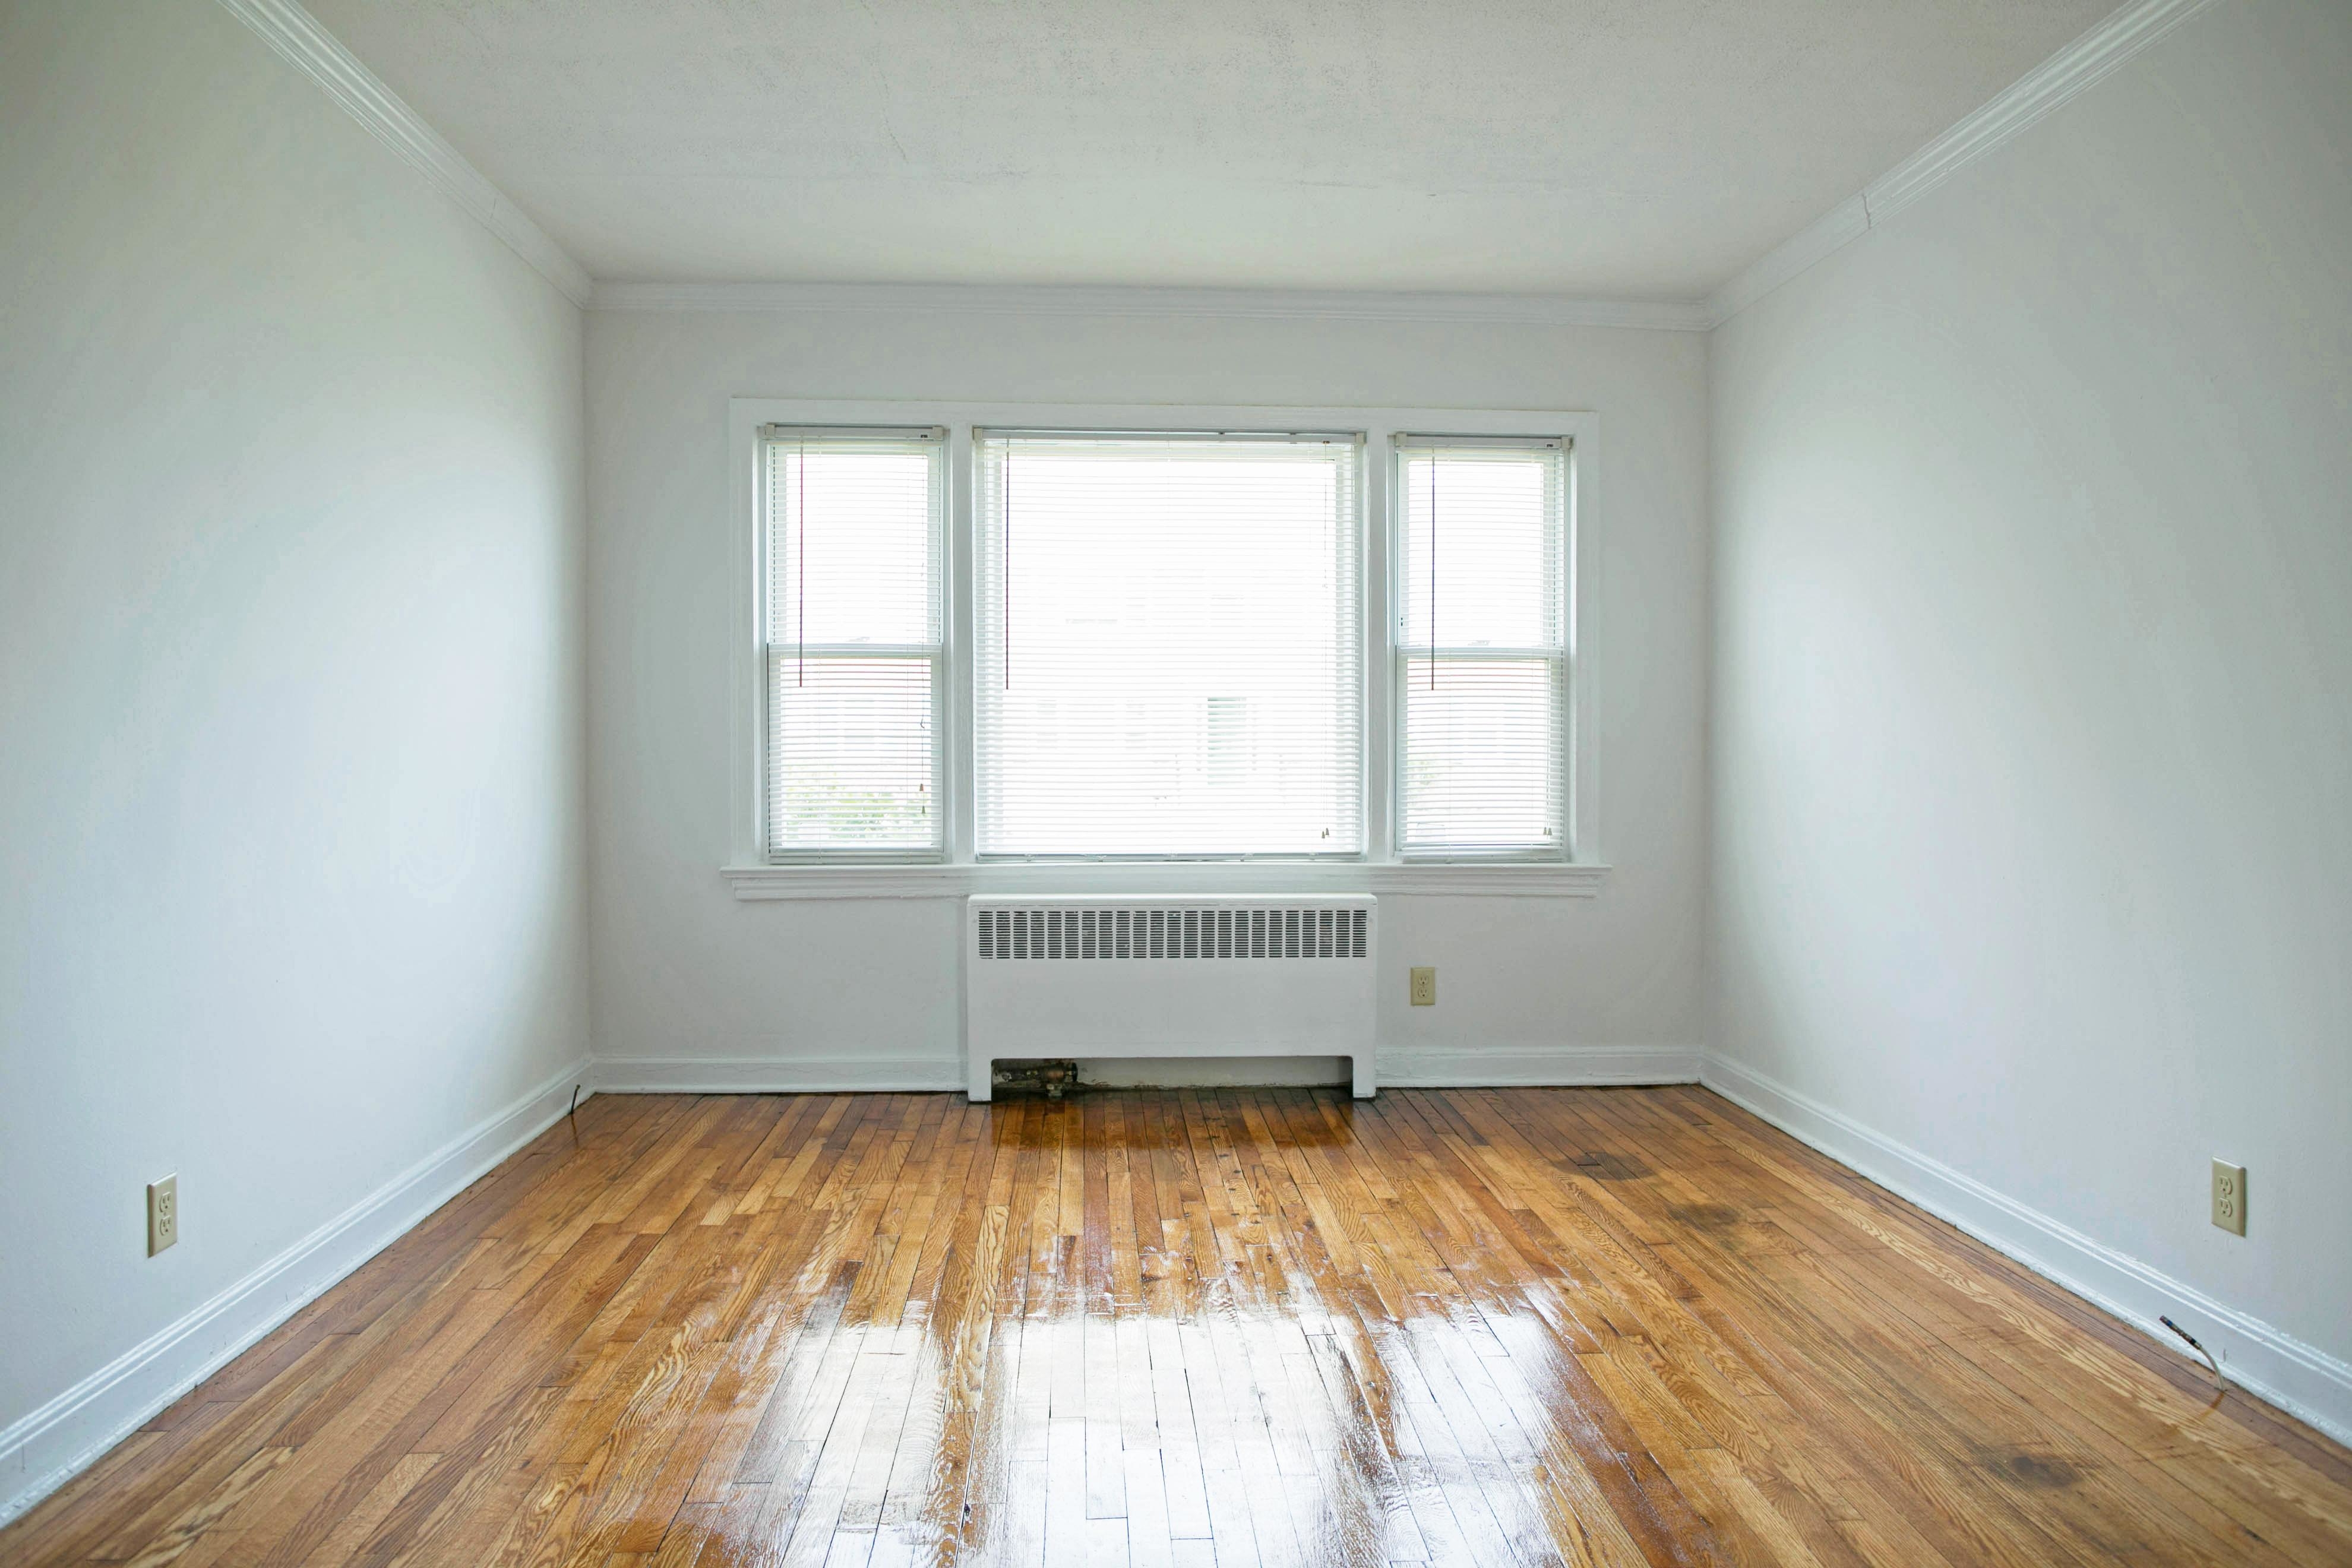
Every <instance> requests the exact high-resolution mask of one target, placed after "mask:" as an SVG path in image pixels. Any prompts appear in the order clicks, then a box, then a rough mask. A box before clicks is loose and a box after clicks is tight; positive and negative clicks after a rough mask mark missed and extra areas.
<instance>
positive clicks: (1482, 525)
mask: <svg viewBox="0 0 2352 1568" xmlns="http://www.w3.org/2000/svg"><path fill="white" fill-rule="evenodd" d="M1394 447H1395V452H1396V467H1395V476H1396V477H1395V487H1394V497H1395V504H1396V510H1397V512H1398V515H1399V517H1400V520H1401V521H1402V527H1401V528H1400V529H1399V530H1398V534H1399V535H1400V539H1401V542H1402V549H1401V551H1400V552H1398V561H1397V566H1398V575H1399V576H1400V578H1401V579H1402V581H1401V582H1400V583H1398V584H1397V585H1396V586H1397V588H1398V589H1399V590H1400V593H1399V595H1398V597H1399V598H1400V600H1401V601H1402V606H1403V613H1402V616H1401V617H1400V621H1399V626H1398V629H1397V638H1396V647H1395V658H1394V664H1393V671H1394V674H1393V679H1394V682H1395V689H1396V691H1397V695H1398V702H1397V723H1398V730H1399V735H1400V743H1399V746H1398V758H1397V793H1398V833H1397V847H1398V849H1399V851H1400V852H1401V853H1402V854H1403V855H1404V856H1406V857H1408V858H1422V857H1430V858H1536V859H1556V858H1561V857H1562V856H1564V855H1565V854H1566V852H1567V845H1568V827H1569V825H1568V796H1569V783H1568V716H1569V708H1568V704H1569V679H1568V677H1569V668H1568V658H1569V636H1568V628H1569V594H1568V553H1569V521H1568V518H1569V506H1568V453H1567V444H1566V443H1565V442H1563V441H1558V440H1525V439H1518V440H1511V439H1487V440H1479V439H1470V438H1465V437H1412V436H1400V437H1397V439H1396V441H1395V442H1394Z"/></svg>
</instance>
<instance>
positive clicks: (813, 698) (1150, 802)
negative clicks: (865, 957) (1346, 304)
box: [758, 416, 1574, 862]
mask: <svg viewBox="0 0 2352 1568" xmlns="http://www.w3.org/2000/svg"><path fill="white" fill-rule="evenodd" d="M967 417H969V416H967ZM1518 417H1520V418H1522V419H1524V418H1525V417H1526V416H1518ZM1394 429H1395V426H1385V427H1383V426H1374V427H1373V428H1372V429H1371V430H1370V432H1369V434H1368V433H1367V432H1366V431H1364V430H1362V429H1357V430H1347V429H1340V430H1337V431H1314V430H1309V431H1297V430H1294V431H1286V432H1275V431H1234V430H1218V431H1203V432H1199V433H1192V432H1181V431H1144V432H1138V431H1106V430H1087V429H1077V430H1070V429H1020V428H997V427H992V426H985V425H981V424H977V423H972V424H958V425H956V426H955V427H954V433H953V435H952V436H951V435H950V431H949V430H948V429H945V428H934V427H922V428H894V429H867V428H858V427H855V426H849V427H817V426H796V425H767V426H761V429H760V441H759V447H758V452H759V467H758V473H759V501H760V506H761V517H762V524H761V542H760V563H761V564H760V574H759V575H760V582H761V601H762V602H761V613H760V625H761V665H760V679H761V681H762V682H763V690H764V696H763V700H762V701H761V725H762V727H763V728H762V733H761V750H760V762H761V773H762V779H763V789H764V794H763V797H762V808H763V809H762V813H761V822H762V826H761V834H762V837H763V840H764V848H765V853H766V856H767V858H769V859H771V860H773V861H779V862H791V861H796V860H805V861H825V860H834V861H845V862H867V861H877V862H878V861H891V860H898V861H927V860H928V861H940V860H947V859H950V858H952V859H955V860H960V861H986V860H998V861H1006V860H1024V859H1026V860H1063V859H1078V858H1086V859H1103V860H1183V859H1234V858H1267V859H1297V860H1307V859H1318V858H1321V859H1331V860H1340V861H1345V860H1363V859H1375V860H1379V859H1390V860H1395V859H1403V860H1429V861H1441V862H1442V861H1511V860H1524V861H1546V860H1550V861H1560V860H1565V859H1567V858H1568V857H1569V854H1570V800H1569V795H1570V782H1569V781H1570V765H1569V763H1570V758H1569V751H1570V745H1569V739H1570V691H1571V682H1570V648H1571V645H1572V638H1571V636H1570V630H1571V616H1572V605H1573V597H1572V595H1571V593H1570V581H1571V573H1572V563H1571V557H1572V554H1573V545H1574V524H1573V521H1572V517H1573V506H1572V501H1571V475H1570V467H1569V442H1568V440H1567V438H1566V437H1560V436H1554V437H1475V436H1443V437H1439V436H1412V435H1402V434H1393V433H1392V432H1393V431H1394ZM967 432H968V433H969V442H968V444H967V442H966V439H965V437H966V434H967ZM1368 448H1369V449H1370V450H1369V457H1370V461H1371V463H1372V465H1373V466H1371V467H1370V468H1369V469H1368V468H1367V458H1368ZM951 452H952V453H953V454H954V459H953V460H954V463H955V465H956V468H955V472H954V473H953V474H950V453H951ZM967 457H968V459H969V463H970V468H969V469H968V470H967V469H965V468H963V467H962V465H963V464H964V463H965V461H966V460H967ZM1367 472H1370V473H1372V474H1375V475H1380V476H1381V477H1382V478H1383V479H1385V481H1386V482H1385V483H1384V484H1383V485H1381V486H1380V487H1378V488H1377V489H1375V490H1374V491H1373V492H1372V493H1371V494H1370V495H1369V496H1368V495H1367V494H1366V493H1365V492H1364V484H1363V481H1364V478H1365V475H1366V474H1367ZM966 473H968V474H969V478H970V483H969V485H966V484H964V483H962V482H961V479H962V477H963V476H964V475H965V474H966ZM1368 549H1371V550H1375V551H1377V552H1378V553H1376V554H1374V555H1373V556H1372V557H1371V558H1370V559H1369V560H1368V559H1367V557H1366V553H1365V552H1366V551H1367V550H1368ZM956 561H961V562H962V563H963V564H961V565H959V566H957V567H956V568H955V570H954V572H953V573H952V574H950V563H951V562H956ZM1367 584H1370V585H1371V586H1372V587H1374V588H1375V589H1381V590H1384V592H1383V595H1382V600H1381V602H1383V603H1385V604H1386V605H1388V606H1390V611H1389V613H1388V614H1386V615H1383V614H1380V613H1374V614H1372V615H1370V616H1369V618H1368V616H1367V613H1366V607H1365V605H1364V600H1363V595H1364V593H1365V591H1366V586H1367ZM950 626H954V627H956V628H958V629H957V630H956V631H955V633H954V636H953V637H950V631H949V628H950ZM950 647H952V648H953V650H954V651H953V652H952V654H950ZM1367 658H1370V659H1371V660H1372V661H1373V662H1372V663H1371V665H1370V674H1371V679H1369V680H1368V679H1367V666H1366V662H1365V661H1366V659H1367ZM1376 704H1385V711H1386V712H1387V713H1388V715H1389V719H1388V721H1386V722H1385V723H1384V724H1382V725H1381V726H1378V727H1377V730H1378V731H1386V733H1387V735H1388V737H1389V740H1388V742H1387V744H1388V746H1389V747H1391V748H1392V756H1390V757H1386V758H1383V759H1381V761H1380V762H1379V763H1374V762H1373V761H1372V759H1371V757H1370V747H1369V745H1368V741H1367V733H1366V731H1367V719H1368V716H1369V715H1370V714H1372V713H1377V712H1380V711H1381V710H1382V708H1381V707H1379V706H1375V705H1376ZM1382 823H1385V824H1386V825H1387V826H1386V827H1385V829H1384V830H1383V829H1381V827H1380V825H1381V824H1382ZM1375 832H1377V833H1378V839H1379V841H1375V840H1374V837H1373V835H1374V834H1375Z"/></svg>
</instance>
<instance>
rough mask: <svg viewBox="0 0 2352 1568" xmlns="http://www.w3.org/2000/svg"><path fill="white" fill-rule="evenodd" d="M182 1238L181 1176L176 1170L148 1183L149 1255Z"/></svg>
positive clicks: (153, 1254)
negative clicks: (159, 1179) (157, 1180)
mask: <svg viewBox="0 0 2352 1568" xmlns="http://www.w3.org/2000/svg"><path fill="white" fill-rule="evenodd" d="M179 1239H180V1178H179V1175H178V1173H176V1172H175V1173H173V1174H171V1175H168V1176H166V1177H164V1178H163V1180H162V1181H160V1182H150V1183H148V1184H147V1256H148V1257H150V1258H152V1257H154V1256H155V1255H156V1254H157V1253H159V1252H161V1251H163V1249H164V1248H165V1247H169V1246H171V1245H172V1244H173V1242H175V1241H177V1240H179Z"/></svg>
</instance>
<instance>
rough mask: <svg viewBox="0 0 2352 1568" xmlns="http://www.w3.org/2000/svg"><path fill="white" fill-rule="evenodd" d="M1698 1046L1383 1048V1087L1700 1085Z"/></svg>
mask: <svg viewBox="0 0 2352 1568" xmlns="http://www.w3.org/2000/svg"><path fill="white" fill-rule="evenodd" d="M1699 1056H1700V1051H1699V1048H1698V1047H1696V1046H1525V1045H1511V1046H1480V1045H1463V1046H1426V1047H1413V1048H1406V1049H1391V1050H1384V1051H1382V1052H1381V1057H1380V1084H1381V1088H1382V1089H1565V1088H1576V1087H1586V1088H1591V1087H1598V1086H1601V1085H1606V1084H1643V1083H1696V1082H1697V1081H1698V1069H1699Z"/></svg>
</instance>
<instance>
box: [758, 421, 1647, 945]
mask: <svg viewBox="0 0 2352 1568" xmlns="http://www.w3.org/2000/svg"><path fill="white" fill-rule="evenodd" d="M728 426H729V430H728V450H729V467H730V484H729V486H728V512H727V516H726V518H725V520H724V527H725V536H726V538H727V540H728V542H729V552H730V563H731V570H730V584H731V594H730V603H729V606H728V615H727V619H726V623H725V624H726V625H727V626H728V627H729V638H728V640H729V643H730V668H731V674H732V680H731V683H730V722H729V738H730V766H729V771H730V790H729V814H730V826H729V833H728V843H727V858H726V860H725V861H724V862H723V864H722V867H721V870H722V873H723V875H724V876H725V878H726V879H727V880H728V882H729V884H730V887H731V888H732V889H733V891H734V893H735V896H736V897H738V898H740V899H746V900H769V899H799V898H906V897H919V898H920V897H951V896H962V895H964V894H967V893H972V892H980V893H1005V894H1015V893H1021V892H1058V893H1086V892H1093V891H1097V890H1105V891H1109V890H1116V891H1124V892H1162V891H1165V892H1171V893H1178V892H1209V891H1224V892H1249V891H1255V890H1277V891H1286V892H1287V891H1323V890H1330V891H1356V892H1375V893H1378V892H1402V893H1411V892H1426V893H1444V894H1470V895H1479V894H1504V895H1517V896H1564V897H1591V896H1593V895H1594V894H1595V893H1597V892H1598V891H1599V889H1601V885H1602V883H1603V881H1604V880H1605V878H1606V874H1607V871H1608V866H1607V863H1606V861H1605V860H1604V859H1603V858H1602V856H1601V841H1600V821H1599V812H1598V804H1599V791H1598V781H1599V769H1600V754H1599V752H1600V747H1599V736H1598V734H1597V726H1596V725H1595V724H1594V722H1593V718H1592V716H1593V715H1594V713H1595V712H1596V711H1597V709H1596V703H1595V692H1596V688H1597V681H1596V675H1597V669H1596V660H1595V658H1594V657H1593V649H1592V647H1591V643H1592V638H1591V627H1592V626H1593V624H1594V623H1593V616H1592V607H1593V604H1594V602H1595V598H1596V593H1597V587H1598V578H1597V566H1598V551H1597V548H1596V530H1595V527H1594V500H1593V497H1594V492H1595V474H1596V470H1597V466H1598V462H1597V453H1598V448H1599V446H1600V436H1601V421H1600V419H1599V417H1598V416H1596V415H1594V414H1592V413H1591V412H1589V411H1573V410H1526V409H1491V408H1475V409H1471V408H1409V407H1370V406H1350V405H1331V406H1322V407H1300V406H1291V405H1171V404H1114V403H1102V404H1039V403H1018V402H984V403H965V402H950V401H931V400H924V401H906V402H900V401H844V400H833V399H825V400H809V399H795V398H771V397H737V398H731V399H730V400H729V403H728ZM765 426H807V427H811V428H813V429H814V428H825V429H834V430H843V429H859V428H873V429H877V430H898V431H904V430H909V429H920V428H929V427H941V428H944V429H945V430H946V431H947V438H946V443H945V446H946V455H945V474H944V481H945V501H946V504H945V508H944V512H943V515H942V517H941V519H940V524H939V527H940V540H939V547H940V567H941V575H940V584H941V592H942V594H943V595H944V602H943V603H942V605H941V606H940V610H941V625H940V632H941V642H940V655H939V658H940V668H941V670H942V671H943V679H940V681H938V682H937V683H936V686H935V700H936V701H938V702H939V703H940V706H941V707H942V708H943V709H944V711H943V713H941V714H940V720H941V722H940V723H939V725H938V727H937V729H936V731H935V732H936V733H937V735H938V744H937V746H936V747H935V755H936V766H937V770H938V772H937V777H938V781H939V791H940V793H939V797H938V798H939V801H940V809H941V810H942V811H943V812H944V813H945V817H944V821H943V824H942V826H943V829H944V831H943V848H942V850H941V851H940V853H938V854H936V855H926V856H923V857H921V858H906V857H904V856H886V855H882V854H877V853H875V852H873V851H868V850H864V849H859V848H856V847H848V848H845V849H840V850H826V851H822V852H818V853H795V854H793V856H792V857H791V858H787V859H778V858H772V857H771V856H770V855H769V853H768V850H767V834H766V823H765V820H764V816H765V812H766V809H767V801H766V784H765V770H766V761H767V758H766V744H767V735H766V724H767V718H766V713H767V691H766V686H765V682H766V679H767V675H766V662H767V661H766V658H765V645H764V641H763V638H764V634H765V629H766V621H765V605H764V603H763V599H762V595H764V593H765V592H766V590H765V587H764V585H763V584H764V578H763V577H762V575H761V567H762V566H763V564H764V563H763V561H762V559H761V552H762V550H763V549H764V545H765V540H766V535H767V526H766V519H765V517H764V515H763V511H762V508H763V506H764V502H763V500H762V499H761V489H762V487H761V484H760V470H761V432H762V430H763V428H764V427H765ZM981 428H1018V429H1062V430H1077V431H1088V432H1097V431H1099V432H1132V433H1135V434H1139V435H1153V434H1169V433H1194V434H1196V433H1200V432H1203V431H1209V432H1214V431H1234V432H1248V433H1252V434H1260V433H1265V432H1281V431H1304V432H1315V433H1329V432H1334V431H1346V432H1361V433H1362V436H1363V444H1362V447H1361V448H1360V458H1359V460H1360V463H1361V468H1360V472H1359V475H1358V495H1359V507H1360V512H1359V517H1358V522H1357V531H1358V551H1357V570H1358V574H1359V579H1358V585H1357V586H1358V599H1357V603H1358V606H1359V610H1358V614H1359V619H1360V629H1361V635H1362V637H1363V639H1364V641H1363V647H1361V649H1360V658H1359V660H1358V673H1359V679H1360V682H1361V686H1362V689H1361V690H1360V693H1359V697H1358V700H1359V702H1360V710H1359V722H1360V734H1361V736H1362V755H1361V756H1360V758H1359V764H1358V765H1359V766H1360V769H1361V770H1362V774H1361V788H1362V790H1363V812H1364V848H1363V851H1362V852H1361V853H1359V854H1356V855H1354V856H1350V857H1347V858H1334V857H1319V858H1272V857H1252V858H1243V857H1235V858H1227V859H1187V860H1181V861H1171V860H1160V859H1149V858H1112V857H1093V858H1070V857H1056V858H1051V859H1032V860H1007V859H1000V858H989V859H986V860H981V859H978V858H976V857H975V856H974V853H973V850H974V846H975V826H976V825H975V816H974V801H973V787H972V768H973V765H974V760H975V759H974V753H973V731H972V721H973V712H974V693H973V691H972V689H971V686H972V682H973V680H974V679H976V678H977V671H978V667H979V660H978V659H977V658H975V657H974V653H975V651H976V650H975V648H974V646H973V636H974V630H975V622H976V606H975V605H974V604H973V601H972V593H973V583H974V562H975V546H976V542H977V536H976V535H975V533H974V531H973V523H974V519H973V515H972V508H973V506H974V504H975V489H976V483H975V480H976V470H975V468H974V459H975V453H974V449H973V447H974V443H973V432H974V431H975V430H977V429H981ZM1401 436H1411V437H1415V438H1425V437H1432V436H1441V437H1468V438H1476V437H1487V438H1498V439H1509V438H1527V437H1557V438H1559V439H1561V440H1563V441H1564V442H1565V443H1566V444H1567V448H1568V472H1567V476H1566V478H1567V485H1568V509H1569V510H1568V518H1567V527H1568V539H1567V548H1566V551H1565V552H1564V561H1565V566H1566V572H1567V577H1568V581H1567V583H1566V584H1565V592H1566V595H1567V602H1566V612H1567V653H1566V657H1567V660H1568V691H1567V704H1568V708H1567V714H1566V723H1565V725H1564V728H1563V734H1562V742H1563V743H1564V744H1565V745H1566V746H1567V747H1568V766H1567V779H1568V788H1569V809H1568V823H1569V839H1568V843H1567V845H1566V846H1565V847H1564V851H1563V853H1562V854H1561V855H1559V856H1557V857H1547V858H1522V857H1510V858H1498V857H1491V856H1478V857H1467V856H1465V857H1461V858H1429V857H1426V856H1421V855H1416V856H1414V857H1413V858H1411V859H1409V860H1408V859H1406V858H1403V857H1402V855H1401V854H1400V852H1399V851H1400V839H1401V834H1402V822H1401V819H1400V815H1399V812H1398V809H1397V808H1398V805H1399V804H1400V798H1401V797H1400V795H1399V789H1400V785H1401V778H1400V770H1401V768H1402V745H1401V742H1402V729H1401V725H1400V713H1399V709H1398V703H1399V701H1400V700H1401V693H1400V692H1399V691H1398V689H1397V681H1396V669H1397V668H1398V656H1399V651H1400V639H1401V637H1402V619H1401V617H1402V604H1403V598H1402V593H1401V592H1399V591H1397V588H1396V584H1395V583H1394V581H1393V567H1394V564H1395V563H1397V562H1398V561H1400V560H1401V559H1402V554H1401V551H1402V537H1401V530H1402V518H1401V516H1400V515H1398V514H1397V512H1396V510H1395V509H1393V508H1392V507H1391V488H1392V486H1393V483H1394V476H1395V474H1396V471H1397V460H1396V448H1395V446H1394V441H1395V438H1396V437H1401Z"/></svg>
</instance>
